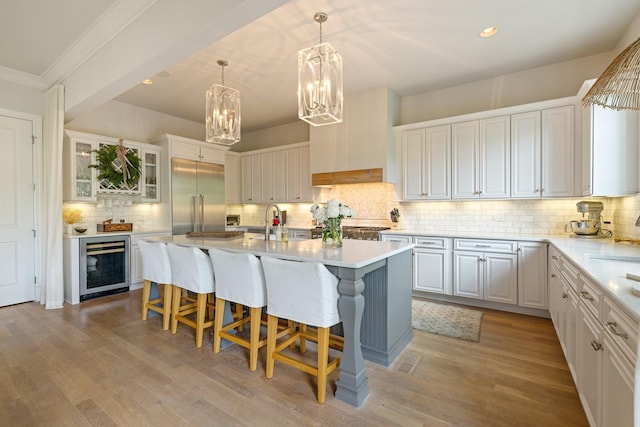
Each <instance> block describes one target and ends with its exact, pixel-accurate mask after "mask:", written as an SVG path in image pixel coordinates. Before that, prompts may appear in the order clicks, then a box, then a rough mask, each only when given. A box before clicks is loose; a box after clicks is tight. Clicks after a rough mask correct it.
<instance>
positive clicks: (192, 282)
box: [167, 244, 222, 348]
mask: <svg viewBox="0 0 640 427" xmlns="http://www.w3.org/2000/svg"><path fill="white" fill-rule="evenodd" d="M167 249H168V252H169V259H170V261H171V274H172V278H173V286H174V288H175V289H174V292H173V302H172V312H171V333H172V334H175V333H176V332H177V331H178V323H182V324H183V325H186V326H189V327H191V328H193V329H195V335H196V337H195V340H196V347H198V348H200V347H202V340H203V336H204V330H205V329H206V328H209V327H211V326H213V323H214V319H215V305H214V292H215V282H214V278H213V268H212V266H211V261H210V260H209V257H208V256H207V255H206V254H205V253H204V252H203V251H202V250H200V249H198V248H194V247H183V246H178V245H174V244H168V245H167ZM191 294H195V296H193V295H191ZM221 313H222V311H221ZM193 314H195V319H192V317H194V316H193Z"/></svg>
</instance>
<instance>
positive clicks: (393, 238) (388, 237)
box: [380, 234, 412, 243]
mask: <svg viewBox="0 0 640 427" xmlns="http://www.w3.org/2000/svg"><path fill="white" fill-rule="evenodd" d="M380 240H382V241H383V242H401V243H411V240H412V238H411V236H402V235H399V234H381V235H380Z"/></svg>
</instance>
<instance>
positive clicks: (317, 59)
mask: <svg viewBox="0 0 640 427" xmlns="http://www.w3.org/2000/svg"><path fill="white" fill-rule="evenodd" d="M314 20H315V21H316V22H317V23H319V24H320V43H319V44H317V45H315V46H312V47H310V48H307V49H303V50H300V51H298V117H299V118H300V119H302V120H304V121H306V122H308V123H310V124H311V125H313V126H322V125H328V124H333V123H341V122H342V104H343V91H342V57H341V56H340V54H339V53H338V52H337V51H336V50H335V49H334V48H333V46H331V44H329V43H322V23H323V22H326V21H327V14H326V13H324V12H318V13H316V14H315V16H314Z"/></svg>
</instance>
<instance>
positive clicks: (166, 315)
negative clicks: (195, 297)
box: [162, 283, 173, 331]
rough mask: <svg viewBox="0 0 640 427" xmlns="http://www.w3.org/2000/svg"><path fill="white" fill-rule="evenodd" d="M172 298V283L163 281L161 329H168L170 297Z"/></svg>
mask: <svg viewBox="0 0 640 427" xmlns="http://www.w3.org/2000/svg"><path fill="white" fill-rule="evenodd" d="M172 298H173V285H171V284H169V283H165V285H164V302H163V303H162V304H163V306H162V310H163V312H162V329H163V330H165V331H166V330H168V329H169V321H170V320H171V306H172V304H171V299H172Z"/></svg>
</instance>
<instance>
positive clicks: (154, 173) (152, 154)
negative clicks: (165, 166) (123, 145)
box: [140, 147, 162, 203]
mask: <svg viewBox="0 0 640 427" xmlns="http://www.w3.org/2000/svg"><path fill="white" fill-rule="evenodd" d="M160 151H161V150H160V147H158V149H150V148H143V149H141V150H140V157H141V158H142V163H141V166H142V171H141V172H142V174H141V176H140V179H141V181H142V201H144V202H147V203H156V202H159V201H160V173H161V172H162V169H161V166H160V165H161V162H160V155H161V154H160Z"/></svg>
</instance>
